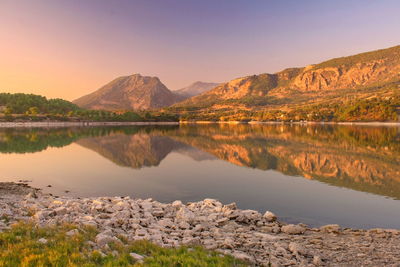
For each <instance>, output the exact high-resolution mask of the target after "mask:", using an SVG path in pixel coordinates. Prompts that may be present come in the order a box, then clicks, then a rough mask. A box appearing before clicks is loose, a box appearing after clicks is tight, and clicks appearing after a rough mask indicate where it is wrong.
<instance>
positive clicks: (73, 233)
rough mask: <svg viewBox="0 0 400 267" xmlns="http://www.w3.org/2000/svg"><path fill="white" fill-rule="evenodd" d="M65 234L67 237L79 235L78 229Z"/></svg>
mask: <svg viewBox="0 0 400 267" xmlns="http://www.w3.org/2000/svg"><path fill="white" fill-rule="evenodd" d="M65 234H66V235H67V236H74V235H77V234H79V231H78V229H73V230H71V231H68V232H66V233H65Z"/></svg>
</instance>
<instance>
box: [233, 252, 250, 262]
mask: <svg viewBox="0 0 400 267" xmlns="http://www.w3.org/2000/svg"><path fill="white" fill-rule="evenodd" d="M232 256H233V257H235V258H236V259H239V260H244V261H252V260H253V257H251V256H250V255H247V254H246V253H244V252H242V251H234V252H233V253H232Z"/></svg>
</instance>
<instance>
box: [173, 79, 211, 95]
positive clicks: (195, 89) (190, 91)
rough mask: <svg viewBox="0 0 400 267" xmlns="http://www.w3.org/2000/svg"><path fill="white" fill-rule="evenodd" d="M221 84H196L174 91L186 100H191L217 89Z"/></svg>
mask: <svg viewBox="0 0 400 267" xmlns="http://www.w3.org/2000/svg"><path fill="white" fill-rule="evenodd" d="M218 85H219V83H205V82H200V81H199V82H194V83H192V84H191V85H189V86H186V87H184V88H182V89H179V90H176V91H174V93H175V94H177V95H180V96H182V97H184V98H190V97H193V96H196V95H200V94H202V93H205V92H207V91H209V90H211V89H213V88H215V87H217V86H218Z"/></svg>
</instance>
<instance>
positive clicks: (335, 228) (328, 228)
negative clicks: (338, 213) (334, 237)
mask: <svg viewBox="0 0 400 267" xmlns="http://www.w3.org/2000/svg"><path fill="white" fill-rule="evenodd" d="M319 229H320V230H321V231H322V232H327V233H338V232H339V231H340V226H339V225H338V224H328V225H324V226H321V227H320V228H319Z"/></svg>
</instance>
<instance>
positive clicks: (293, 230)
mask: <svg viewBox="0 0 400 267" xmlns="http://www.w3.org/2000/svg"><path fill="white" fill-rule="evenodd" d="M281 231H282V232H284V233H285V234H289V235H299V234H304V232H305V231H306V228H304V227H303V226H300V225H295V224H288V225H284V226H282V227H281Z"/></svg>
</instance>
